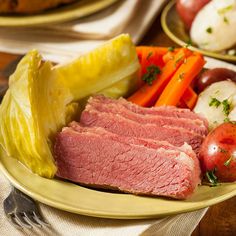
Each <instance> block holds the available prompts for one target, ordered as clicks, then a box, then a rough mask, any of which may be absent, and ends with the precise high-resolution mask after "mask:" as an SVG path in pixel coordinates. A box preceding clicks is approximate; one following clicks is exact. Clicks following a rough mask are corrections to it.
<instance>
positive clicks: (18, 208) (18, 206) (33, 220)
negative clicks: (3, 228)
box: [3, 187, 50, 228]
mask: <svg viewBox="0 0 236 236" xmlns="http://www.w3.org/2000/svg"><path fill="white" fill-rule="evenodd" d="M3 207H4V212H5V214H6V216H7V217H8V219H9V221H10V222H11V223H12V224H13V225H14V226H16V227H17V228H32V227H34V226H36V227H42V226H49V225H50V224H49V223H47V222H46V221H45V220H44V219H43V217H42V216H41V214H40V212H39V209H38V207H37V205H36V202H35V201H34V200H33V199H32V198H30V197H29V196H27V195H25V194H24V193H22V192H21V191H20V190H18V189H16V188H14V187H13V189H12V191H11V193H10V194H9V196H8V197H7V198H6V199H5V200H4V202H3Z"/></svg>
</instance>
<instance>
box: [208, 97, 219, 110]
mask: <svg viewBox="0 0 236 236" xmlns="http://www.w3.org/2000/svg"><path fill="white" fill-rule="evenodd" d="M220 104H221V102H220V101H219V100H218V99H217V98H211V101H210V102H209V106H210V107H212V106H214V107H216V108H217V107H218V106H219V105H220Z"/></svg>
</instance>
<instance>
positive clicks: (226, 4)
mask: <svg viewBox="0 0 236 236" xmlns="http://www.w3.org/2000/svg"><path fill="white" fill-rule="evenodd" d="M195 2H197V1H195ZM190 36H191V39H192V41H193V42H195V43H196V44H197V45H198V46H199V47H200V48H203V49H206V50H210V51H220V50H224V49H227V48H230V47H232V46H233V45H234V44H235V43H236V37H235V36H236V1H235V0H224V1H222V0H212V1H211V2H209V3H208V4H207V5H206V6H205V7H204V8H203V9H201V11H200V12H199V13H198V14H197V16H196V17H195V19H194V21H193V23H192V27H191V31H190Z"/></svg>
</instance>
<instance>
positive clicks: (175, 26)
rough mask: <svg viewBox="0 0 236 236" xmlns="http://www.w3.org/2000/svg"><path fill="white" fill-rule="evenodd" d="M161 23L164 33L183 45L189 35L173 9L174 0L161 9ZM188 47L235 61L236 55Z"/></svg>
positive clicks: (207, 54) (211, 55)
mask: <svg viewBox="0 0 236 236" xmlns="http://www.w3.org/2000/svg"><path fill="white" fill-rule="evenodd" d="M161 25H162V28H163V30H164V31H165V33H166V34H167V35H168V36H169V37H170V38H171V39H172V40H173V41H174V42H176V43H177V44H179V45H181V46H185V45H186V44H187V43H186V42H188V41H189V39H190V36H189V35H188V34H187V33H186V31H185V29H184V24H183V22H182V21H181V19H180V18H179V15H178V13H177V11H176V9H175V1H171V2H170V3H169V4H168V5H167V6H166V7H165V9H164V10H163V12H162V15H161ZM189 49H191V50H194V51H198V52H201V53H202V54H204V55H206V56H210V57H214V58H218V59H221V60H225V61H231V62H236V56H230V55H228V54H221V53H217V52H210V51H206V50H202V49H200V48H198V47H195V46H191V47H189Z"/></svg>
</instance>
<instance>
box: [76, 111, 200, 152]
mask: <svg viewBox="0 0 236 236" xmlns="http://www.w3.org/2000/svg"><path fill="white" fill-rule="evenodd" d="M80 122H81V123H82V124H83V125H85V126H98V127H103V128H105V129H107V130H109V131H110V132H113V133H116V134H119V135H123V136H133V137H138V138H150V139H155V140H163V141H167V142H169V143H171V144H172V145H175V146H182V145H183V144H184V143H185V142H186V143H188V144H189V145H191V146H192V148H193V150H194V151H195V152H196V153H198V151H199V148H200V145H201V143H202V140H203V137H202V136H201V135H199V134H197V133H194V132H191V131H189V130H186V129H184V128H181V127H171V126H167V125H166V126H157V125H155V124H150V123H148V124H140V123H138V122H135V121H132V120H130V119H127V118H125V117H123V116H121V115H119V114H113V113H106V112H99V111H97V110H95V109H86V110H84V111H83V112H82V114H81V118H80Z"/></svg>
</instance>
